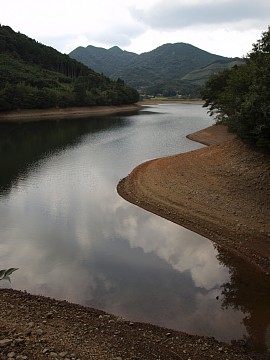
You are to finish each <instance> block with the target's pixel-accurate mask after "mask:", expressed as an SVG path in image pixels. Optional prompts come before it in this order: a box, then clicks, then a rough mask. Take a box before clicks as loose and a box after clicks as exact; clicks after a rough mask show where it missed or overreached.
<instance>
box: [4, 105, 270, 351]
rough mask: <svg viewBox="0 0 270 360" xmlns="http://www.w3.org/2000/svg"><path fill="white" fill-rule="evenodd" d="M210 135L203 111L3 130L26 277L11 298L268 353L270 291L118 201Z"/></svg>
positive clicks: (16, 246) (222, 257) (205, 247)
mask: <svg viewBox="0 0 270 360" xmlns="http://www.w3.org/2000/svg"><path fill="white" fill-rule="evenodd" d="M211 124H212V119H211V118H210V117H209V116H208V115H207V113H206V111H205V110H204V109H203V108H202V107H201V106H200V105H157V106H151V107H147V108H145V109H144V110H142V111H140V112H139V113H137V114H133V115H123V116H119V115H117V116H112V117H99V118H98V117H97V118H88V119H76V120H65V121H51V122H41V123H28V124H1V126H0V171H1V177H0V264H1V265H0V268H2V269H4V268H7V267H18V268H19V271H17V272H16V273H14V274H13V275H12V287H13V288H15V289H21V290H27V291H28V292H31V293H35V294H43V295H46V296H50V297H54V298H59V299H67V300H69V301H72V302H77V303H80V304H84V305H88V306H91V307H96V308H99V309H102V310H105V311H107V312H110V313H113V314H117V315H120V316H123V317H125V318H127V319H130V320H133V321H143V322H151V323H154V324H158V325H162V326H166V327H169V328H174V329H179V330H182V331H186V332H189V333H193V334H201V335H210V336H215V337H216V338H217V339H220V340H224V341H227V342H229V341H231V340H241V339H248V340H250V341H252V342H253V343H254V344H255V345H256V346H258V347H260V348H263V347H265V346H269V342H270V340H269V339H270V330H269V323H270V307H269V299H270V285H269V281H267V280H266V279H265V278H264V277H262V276H261V275H260V274H259V273H258V272H257V271H256V270H255V269H254V268H251V267H248V266H247V265H246V264H245V263H243V262H242V261H240V260H239V259H237V258H232V257H231V256H228V254H226V253H225V252H224V250H221V249H219V248H217V247H214V246H213V244H212V243H211V242H210V241H208V240H207V239H205V238H203V237H201V236H199V235H197V234H195V233H192V232H190V231H188V230H186V229H184V228H182V227H180V226H177V225H175V224H173V223H171V222H169V221H167V220H164V219H162V218H160V217H158V216H156V215H153V214H151V213H148V212H146V211H144V210H143V209H140V208H138V207H136V206H134V205H132V204H129V203H128V202H126V201H125V200H123V199H122V198H121V197H120V196H119V195H118V194H117V192H116V185H117V183H118V181H119V180H120V179H121V178H122V177H124V176H126V175H127V174H128V173H129V172H130V171H131V170H132V169H133V168H134V167H135V166H136V165H138V164H139V163H141V162H143V161H145V160H148V159H151V158H155V157H160V156H166V155H169V154H174V153H179V152H185V151H189V150H193V149H196V148H199V147H201V146H202V145H200V144H198V143H195V142H192V141H190V140H188V139H186V135H187V134H188V133H191V132H194V131H197V130H200V129H202V128H204V127H206V126H209V125H211ZM1 285H2V286H3V284H1ZM5 285H7V284H5Z"/></svg>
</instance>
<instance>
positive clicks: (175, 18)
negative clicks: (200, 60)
mask: <svg viewBox="0 0 270 360" xmlns="http://www.w3.org/2000/svg"><path fill="white" fill-rule="evenodd" d="M130 13H131V16H132V17H133V18H135V19H137V21H140V22H141V23H144V24H145V25H148V26H150V27H151V28H154V29H160V30H165V29H167V30H173V29H180V28H184V27H190V26H196V25H214V24H217V25H222V24H223V25H224V24H230V25H235V26H236V24H238V25H237V27H239V23H241V22H244V23H245V24H246V26H247V27H250V26H255V27H256V26H260V27H261V25H262V20H265V21H268V20H269V13H270V3H269V1H268V0H267V1H266V0H258V1H256V2H255V1H253V2H248V3H247V1H246V0H227V1H215V2H207V3H200V4H191V3H189V4H185V3H182V4H181V3H179V2H177V1H174V0H169V1H166V2H161V1H160V2H159V3H157V4H155V6H153V7H150V8H148V9H136V8H133V9H131V8H130Z"/></svg>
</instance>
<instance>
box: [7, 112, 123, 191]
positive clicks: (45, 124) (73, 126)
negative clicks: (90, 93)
mask: <svg viewBox="0 0 270 360" xmlns="http://www.w3.org/2000/svg"><path fill="white" fill-rule="evenodd" d="M124 124H126V122H125V121H124V120H123V118H121V117H118V116H114V117H112V116H111V117H105V116H104V117H91V118H85V119H70V120H63V121H57V120H55V121H41V122H30V123H21V124H20V123H2V124H0V171H1V177H0V194H1V193H3V192H8V191H9V190H10V188H11V186H12V185H14V184H15V183H16V181H17V179H18V176H19V175H20V174H22V173H27V171H28V170H29V169H30V168H31V167H32V165H33V164H34V163H36V162H38V161H39V160H40V159H42V158H44V157H46V156H48V154H49V155H52V154H53V153H56V152H58V151H61V150H63V149H65V148H67V147H69V146H74V145H75V144H77V143H79V142H80V141H81V138H82V136H84V135H87V134H88V133H94V132H98V131H103V130H106V129H110V128H114V127H116V126H123V125H124Z"/></svg>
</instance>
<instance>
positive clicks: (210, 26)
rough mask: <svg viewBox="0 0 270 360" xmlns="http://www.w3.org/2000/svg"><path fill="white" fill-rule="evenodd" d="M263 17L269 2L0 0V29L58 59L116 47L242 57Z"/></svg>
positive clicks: (264, 26) (264, 25) (265, 18)
mask: <svg viewBox="0 0 270 360" xmlns="http://www.w3.org/2000/svg"><path fill="white" fill-rule="evenodd" d="M269 15H270V1H269V0H204V1H202V0H166V1H164V0H98V1H94V0H92V1H91V0H76V1H75V0H73V1H70V0H46V1H38V0H8V1H4V0H2V1H1V10H0V23H1V24H2V25H8V26H10V27H12V28H13V30H15V31H20V32H21V33H23V34H26V35H27V36H29V37H31V38H34V39H36V40H37V41H39V42H41V43H43V44H46V45H49V46H52V47H54V48H56V49H57V50H59V51H61V52H64V53H69V52H70V51H72V50H73V49H75V48H76V47H78V46H87V45H94V46H100V47H104V48H106V49H108V48H110V47H112V46H114V45H117V46H119V47H120V48H121V49H123V50H128V51H132V52H135V53H137V54H140V53H142V52H146V51H150V50H153V49H155V48H156V47H158V46H160V45H162V44H166V43H176V42H185V43H189V44H192V45H194V46H197V47H199V48H201V49H203V50H206V51H209V52H211V53H214V54H218V55H223V56H228V57H235V56H239V57H242V56H245V55H246V54H247V53H248V52H249V51H250V50H251V49H252V44H253V43H255V42H256V41H257V40H258V39H260V38H261V35H262V32H263V31H267V29H268V25H270V19H269V18H270V16H269Z"/></svg>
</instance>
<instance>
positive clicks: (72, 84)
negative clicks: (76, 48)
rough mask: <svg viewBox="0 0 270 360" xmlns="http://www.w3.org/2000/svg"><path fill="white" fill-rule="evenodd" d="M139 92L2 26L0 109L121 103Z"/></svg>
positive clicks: (132, 98)
mask: <svg viewBox="0 0 270 360" xmlns="http://www.w3.org/2000/svg"><path fill="white" fill-rule="evenodd" d="M138 99H139V94H138V92H137V91H136V90H135V89H133V88H131V87H130V86H127V85H126V84H125V83H124V81H122V80H120V79H119V80H117V81H114V80H112V79H109V78H108V77H106V76H104V75H102V74H99V73H97V72H95V71H94V70H92V69H90V68H88V67H87V66H86V65H84V64H82V63H80V62H78V61H77V60H74V59H71V58H70V57H69V56H68V55H64V54H61V53H60V52H58V51H57V50H55V49H53V48H52V47H49V46H45V45H43V44H40V43H38V42H37V41H35V40H34V39H31V38H29V37H28V36H26V35H24V34H21V33H19V32H18V33H17V32H15V31H13V30H12V29H11V28H10V27H9V26H2V25H0V111H3V110H14V109H18V108H20V109H36V108H48V107H67V106H90V105H119V104H129V103H134V102H136V101H138Z"/></svg>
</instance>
